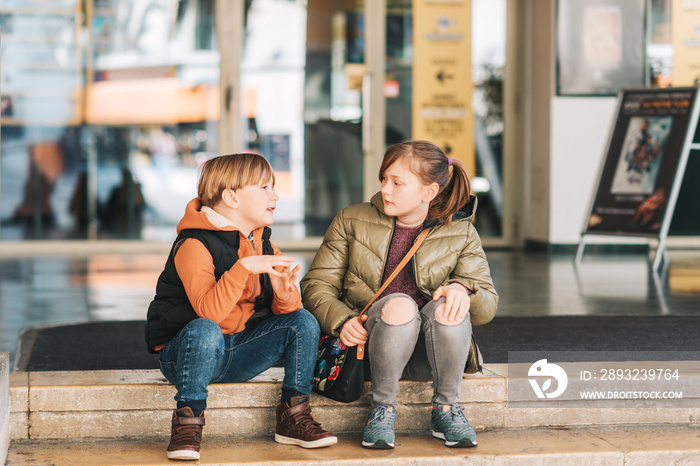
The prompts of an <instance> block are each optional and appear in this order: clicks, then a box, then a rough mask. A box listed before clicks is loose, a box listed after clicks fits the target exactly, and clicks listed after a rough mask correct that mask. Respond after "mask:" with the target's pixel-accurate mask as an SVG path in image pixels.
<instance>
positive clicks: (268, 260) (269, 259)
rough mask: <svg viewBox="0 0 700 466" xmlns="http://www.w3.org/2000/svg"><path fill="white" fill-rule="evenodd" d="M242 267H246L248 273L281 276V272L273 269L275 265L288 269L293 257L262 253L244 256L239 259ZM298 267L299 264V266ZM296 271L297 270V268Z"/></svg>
mask: <svg viewBox="0 0 700 466" xmlns="http://www.w3.org/2000/svg"><path fill="white" fill-rule="evenodd" d="M238 262H240V263H241V265H242V266H243V267H245V268H246V269H248V271H249V272H250V273H266V274H268V275H270V278H272V277H280V278H281V277H282V276H283V274H282V272H278V271H277V270H275V267H277V268H281V269H285V268H286V269H287V270H289V267H291V265H292V263H293V262H294V259H293V258H292V257H289V256H279V255H276V254H275V255H272V254H263V255H261V256H246V257H244V258H242V259H239V260H238ZM299 267H300V266H299ZM297 272H298V270H297Z"/></svg>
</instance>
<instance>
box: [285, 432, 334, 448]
mask: <svg viewBox="0 0 700 466" xmlns="http://www.w3.org/2000/svg"><path fill="white" fill-rule="evenodd" d="M275 442H277V443H284V444H285V445H298V446H300V447H302V448H321V447H327V446H330V445H335V444H336V443H338V437H336V436H332V437H326V438H322V439H318V440H314V441H312V442H307V441H305V440H299V439H298V438H291V437H285V436H284V435H280V434H275Z"/></svg>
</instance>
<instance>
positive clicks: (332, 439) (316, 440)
mask: <svg viewBox="0 0 700 466" xmlns="http://www.w3.org/2000/svg"><path fill="white" fill-rule="evenodd" d="M299 398H307V397H300V396H294V397H292V399H291V400H290V402H289V403H282V404H280V405H278V406H277V428H276V429H275V442H277V443H286V444H289V445H299V446H300V447H304V448H319V447H326V446H328V445H333V444H335V443H338V437H336V436H335V435H333V434H332V433H330V432H326V431H325V430H323V429H322V428H321V424H319V423H318V422H316V421H314V418H313V417H311V407H310V406H309V401H308V399H307V400H306V401H304V402H303V403H299Z"/></svg>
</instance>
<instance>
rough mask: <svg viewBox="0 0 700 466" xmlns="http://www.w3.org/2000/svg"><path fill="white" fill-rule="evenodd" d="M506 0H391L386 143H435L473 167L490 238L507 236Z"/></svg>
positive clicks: (482, 223) (480, 224)
mask: <svg viewBox="0 0 700 466" xmlns="http://www.w3.org/2000/svg"><path fill="white" fill-rule="evenodd" d="M506 4H507V1H506V0H471V1H470V0H455V1H451V2H431V1H429V0H393V1H392V0H389V1H387V5H386V38H385V43H386V68H385V74H384V81H383V84H382V94H383V98H384V102H385V106H386V110H385V112H386V113H385V120H384V122H385V135H386V141H385V143H386V145H387V146H388V145H390V144H392V143H394V142H398V141H400V140H403V139H428V140H431V141H433V142H435V143H436V144H437V145H439V146H441V148H442V149H443V150H444V151H445V152H446V153H447V155H448V156H450V157H457V158H459V159H460V160H461V161H462V162H463V163H465V165H466V166H467V169H468V171H469V172H470V177H471V180H472V191H473V193H474V194H476V195H477V197H478V198H479V207H478V210H477V215H476V221H475V225H476V227H477V229H478V230H479V233H480V235H481V236H482V237H485V238H494V239H495V238H503V237H504V236H506V233H505V232H506V231H509V230H508V229H507V226H505V225H504V221H505V218H507V216H505V215H504V210H505V207H506V206H505V196H504V186H503V169H504V163H503V160H504V154H503V135H504V117H503V77H504V69H505V55H506V7H507V5H506Z"/></svg>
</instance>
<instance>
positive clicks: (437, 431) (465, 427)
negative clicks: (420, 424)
mask: <svg viewBox="0 0 700 466" xmlns="http://www.w3.org/2000/svg"><path fill="white" fill-rule="evenodd" d="M445 408H449V406H446V405H437V406H433V412H432V414H431V415H430V428H431V429H432V434H433V437H437V438H439V439H443V440H444V441H445V445H447V446H448V447H475V446H476V432H474V428H473V427H472V426H471V425H470V424H469V421H467V418H466V416H464V407H463V406H460V405H452V409H451V410H448V411H445Z"/></svg>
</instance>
